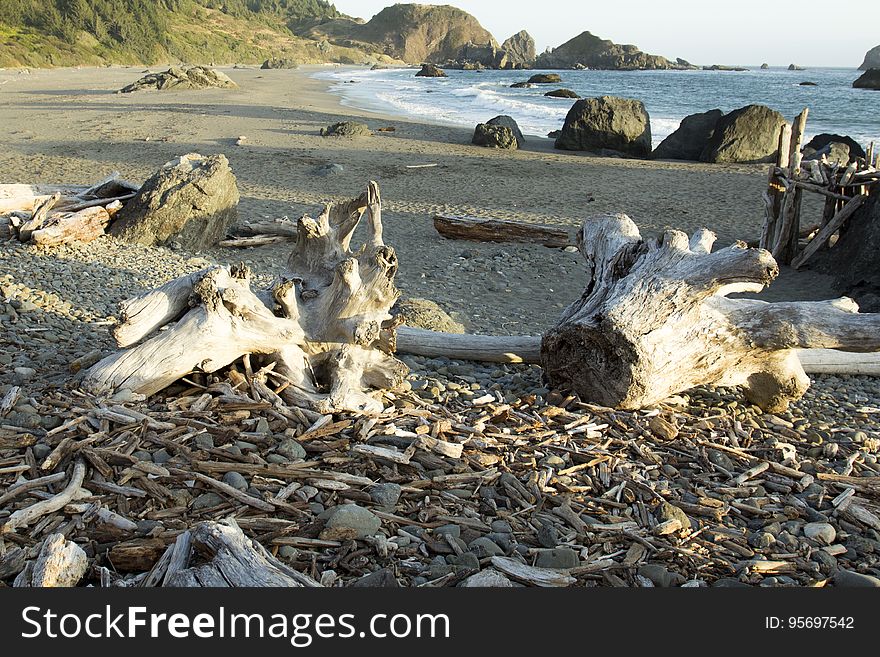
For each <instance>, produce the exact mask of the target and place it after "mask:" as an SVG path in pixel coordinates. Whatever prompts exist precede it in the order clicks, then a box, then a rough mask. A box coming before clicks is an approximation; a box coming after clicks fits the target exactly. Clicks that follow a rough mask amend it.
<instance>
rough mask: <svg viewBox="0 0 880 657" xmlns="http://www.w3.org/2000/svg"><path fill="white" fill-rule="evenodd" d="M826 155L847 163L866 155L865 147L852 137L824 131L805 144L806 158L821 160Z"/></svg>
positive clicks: (834, 160) (833, 159)
mask: <svg viewBox="0 0 880 657" xmlns="http://www.w3.org/2000/svg"><path fill="white" fill-rule="evenodd" d="M822 155H825V156H826V157H827V158H828V160H829V161H830V162H841V163H843V164H847V163H848V162H849V161H850V160H855V159H857V158H860V157H865V156H866V155H865V149H864V148H862V147H861V145H860V144H859V143H858V142H857V141H856V140H855V139H853V138H852V137H847V136H846V135H832V134H828V133H825V132H823V133H822V134H821V135H816V136H815V137H813V138H812V139H811V140H810V141H809V142H808V143H807V145H806V146H804V159H807V160H811V159H815V160H819V159H821V158H822Z"/></svg>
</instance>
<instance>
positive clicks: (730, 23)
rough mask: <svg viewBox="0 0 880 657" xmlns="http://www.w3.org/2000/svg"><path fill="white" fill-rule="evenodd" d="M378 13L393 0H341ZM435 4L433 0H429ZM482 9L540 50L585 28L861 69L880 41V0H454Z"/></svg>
mask: <svg viewBox="0 0 880 657" xmlns="http://www.w3.org/2000/svg"><path fill="white" fill-rule="evenodd" d="M333 2H334V4H335V5H336V8H337V9H338V10H339V11H341V12H343V13H345V14H348V15H350V16H359V17H361V18H365V19H370V18H371V17H372V16H373V15H374V14H376V13H378V12H379V11H380V10H381V9H382V8H383V7H386V6H388V5H391V4H394V2H393V0H333ZM424 4H427V3H424ZM431 4H451V5H453V6H456V7H458V8H460V9H463V10H465V11H467V12H468V13H470V14H473V15H474V16H476V18H477V20H479V21H480V23H481V24H482V25H483V27H485V28H486V29H487V30H489V31H490V32H491V33H492V34H493V35H494V36H495V38H496V39H498V42H499V43H500V42H502V41H504V39H506V38H507V37H509V36H510V35H511V34H514V33H516V32H519V31H520V30H522V29H527V30H528V31H529V33H530V34H531V35H532V36H533V37H534V39H535V41H536V43H537V47H538V52H541V51H543V50H544V49H545V48H546V47H547V46H554V47H555V46H558V45H560V44H561V43H564V42H565V41H568V39H570V38H571V37H573V36H576V35H578V34H580V33H581V32H583V31H584V30H589V31H590V32H592V33H593V34H595V35H597V36H600V37H602V38H604V39H611V40H612V41H614V42H615V43H632V44H635V45H636V46H638V47H639V48H640V49H642V50H643V51H645V52H648V53H651V54H654V55H663V56H665V57H668V58H670V59H675V58H676V57H682V58H684V59H687V60H688V61H691V62H693V63H695V64H745V65H756V64H761V63H762V62H767V63H769V64H770V65H771V66H788V65H789V64H792V63H794V64H799V65H801V66H843V67H853V68H856V67H858V66H860V65H861V63H862V60H863V59H864V57H865V53H866V52H867V51H868V50H869V49H870V48H873V47H874V46H876V45H880V1H878V0H856V1H848V0H844V1H838V2H831V3H829V2H828V1H827V0H800V1H799V2H776V1H774V0H737V1H736V2H711V1H709V0H700V1H696V0H680V1H679V0H667V1H666V2H662V1H660V0H653V1H650V0H649V1H643V0H628V1H625V2H620V3H619V4H618V3H617V2H607V1H606V2H590V1H589V0H541V1H540V2H536V1H535V0H506V1H505V0H451V1H450V2H446V3H443V2H439V3H431Z"/></svg>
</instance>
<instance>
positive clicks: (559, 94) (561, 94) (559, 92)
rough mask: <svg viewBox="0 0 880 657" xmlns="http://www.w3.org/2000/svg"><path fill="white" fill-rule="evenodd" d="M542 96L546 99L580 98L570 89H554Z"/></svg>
mask: <svg viewBox="0 0 880 657" xmlns="http://www.w3.org/2000/svg"><path fill="white" fill-rule="evenodd" d="M544 95H545V96H547V97H548V98H580V96H579V95H577V94H576V93H575V92H573V91H572V90H571V89H554V90H553V91H548V92H547V93H545V94H544Z"/></svg>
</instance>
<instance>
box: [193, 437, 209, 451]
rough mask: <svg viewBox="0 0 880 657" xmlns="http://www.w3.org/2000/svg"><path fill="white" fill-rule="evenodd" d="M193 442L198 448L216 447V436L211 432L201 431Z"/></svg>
mask: <svg viewBox="0 0 880 657" xmlns="http://www.w3.org/2000/svg"><path fill="white" fill-rule="evenodd" d="M193 444H194V445H195V446H196V448H198V449H214V436H212V435H211V434H209V433H200V434H199V435H197V436H196V437H195V438H194V439H193Z"/></svg>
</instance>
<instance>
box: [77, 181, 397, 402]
mask: <svg viewBox="0 0 880 657" xmlns="http://www.w3.org/2000/svg"><path fill="white" fill-rule="evenodd" d="M363 216H366V217H367V220H368V228H367V242H366V244H365V245H364V246H363V247H361V248H360V249H359V250H358V251H357V252H352V250H351V249H350V243H351V238H352V234H353V232H354V230H355V228H356V227H357V226H358V224H359V222H360V221H361V218H362V217H363ZM297 232H298V234H299V238H298V239H297V242H296V245H295V247H294V249H293V252H292V253H291V255H290V258H289V260H288V269H287V271H286V272H285V274H284V275H283V276H282V277H280V278H279V279H278V280H277V281H276V282H275V283H274V284H273V285H272V286H271V287H270V288H269V289H266V290H256V291H254V290H252V289H251V285H250V281H249V272H248V271H247V269H246V268H245V267H234V268H232V269H226V268H223V267H215V268H211V269H208V270H204V271H201V272H197V273H195V274H190V275H188V276H184V277H181V278H179V279H176V280H174V281H171V282H170V283H167V284H165V285H163V286H162V287H160V288H158V289H156V290H153V291H151V292H148V293H146V294H144V295H141V296H140V297H137V298H136V299H132V300H130V301H128V302H126V303H124V304H123V307H122V315H123V321H122V323H121V324H120V325H119V326H118V327H117V328H116V330H115V331H114V337H115V338H116V340H117V343H118V344H119V346H121V347H125V346H130V345H133V344H135V343H136V342H137V341H139V340H142V339H144V338H148V339H147V340H146V341H145V342H143V343H142V344H140V345H138V346H136V347H134V348H132V349H129V350H127V351H120V352H117V353H116V354H113V355H111V356H108V357H107V358H105V359H104V360H102V361H101V362H99V363H98V364H96V365H95V366H94V367H92V368H91V369H90V370H89V371H88V372H87V374H86V377H85V382H84V384H85V385H86V387H88V388H90V389H92V390H94V391H97V392H109V391H115V390H120V389H124V388H127V389H129V390H132V391H133V392H136V393H138V394H144V395H151V394H154V393H156V392H158V391H160V390H162V389H164V388H165V387H167V386H168V385H170V384H171V383H173V382H174V381H177V380H178V379H180V378H181V377H184V376H186V375H187V374H189V373H191V372H194V371H198V372H206V373H211V372H216V371H217V370H219V369H221V368H223V367H226V366H227V365H230V364H231V363H233V362H234V361H236V360H237V359H238V358H240V357H242V356H244V355H245V354H247V355H252V356H258V357H260V358H261V362H262V363H263V364H269V363H274V364H275V365H274V368H273V373H274V375H277V376H281V377H283V378H284V379H285V381H286V382H287V383H288V384H289V385H288V386H287V387H286V388H285V389H284V391H283V392H281V396H282V397H283V398H284V399H285V400H286V401H288V402H290V403H295V404H299V405H304V406H306V407H311V408H314V409H315V410H318V411H319V412H322V413H326V412H331V411H333V410H353V411H358V410H359V411H380V410H381V408H382V405H381V403H380V402H379V401H378V400H376V399H375V398H373V397H371V396H370V395H369V394H367V391H369V390H370V389H373V388H379V389H386V388H394V387H396V386H398V385H399V384H400V383H401V382H402V381H403V378H404V376H405V374H406V372H407V370H406V367H405V366H404V365H403V363H401V362H400V361H398V360H397V359H396V358H394V357H393V356H392V355H391V352H392V351H393V348H392V347H393V344H394V339H393V329H394V327H395V326H396V324H395V322H394V321H393V318H392V316H391V314H390V312H389V310H390V308H391V306H392V305H393V304H394V302H395V301H396V299H397V297H398V295H399V293H398V291H397V289H396V288H395V287H394V276H395V274H396V272H397V257H396V255H395V253H394V250H393V249H391V248H390V247H388V246H386V245H385V243H384V242H383V240H382V219H381V198H380V196H379V187H378V185H377V184H376V183H370V187H369V189H368V191H367V192H366V193H365V194H362V195H361V196H360V197H358V198H356V199H353V200H352V201H349V202H347V203H341V204H335V205H328V206H327V207H326V208H325V209H324V212H323V213H322V214H321V215H320V216H319V217H318V219H312V218H310V217H302V218H301V219H300V220H299V225H298V227H297ZM172 322H176V324H174V326H173V327H169V328H168V329H167V330H165V331H162V332H159V333H158V335H153V333H154V332H155V331H156V330H157V329H159V328H161V327H163V326H166V325H169V324H170V323H172Z"/></svg>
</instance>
